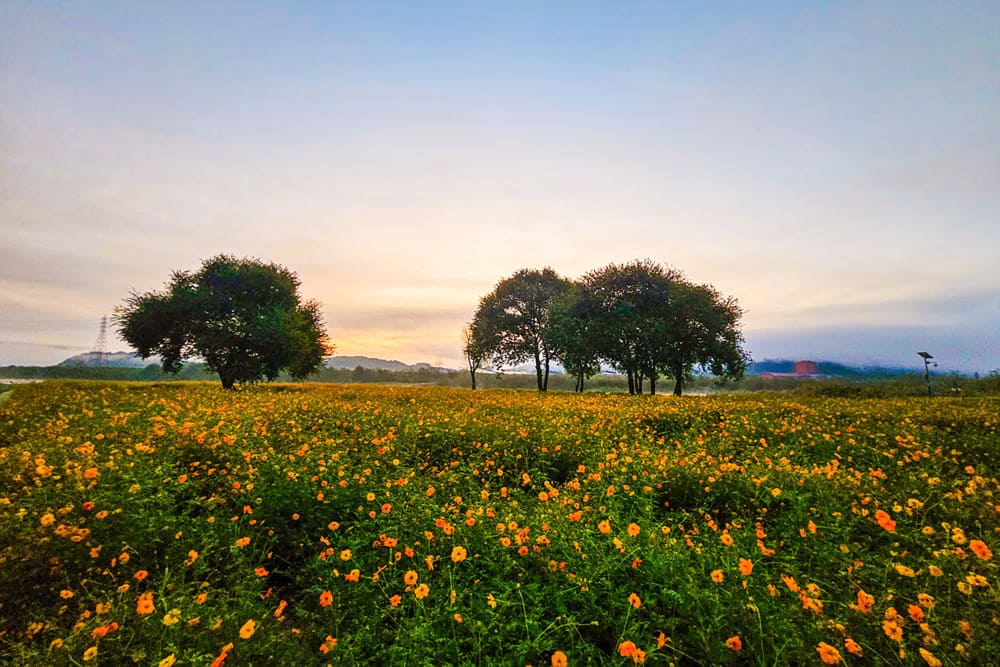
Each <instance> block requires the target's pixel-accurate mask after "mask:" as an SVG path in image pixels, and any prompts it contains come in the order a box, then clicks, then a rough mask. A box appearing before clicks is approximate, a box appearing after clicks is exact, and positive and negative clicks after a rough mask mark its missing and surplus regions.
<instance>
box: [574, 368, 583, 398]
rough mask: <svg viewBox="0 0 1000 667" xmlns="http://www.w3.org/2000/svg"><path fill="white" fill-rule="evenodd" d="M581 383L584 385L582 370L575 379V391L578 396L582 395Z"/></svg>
mask: <svg viewBox="0 0 1000 667" xmlns="http://www.w3.org/2000/svg"><path fill="white" fill-rule="evenodd" d="M583 383H584V377H583V370H582V369H581V370H580V374H579V375H578V376H577V378H576V391H577V393H579V394H582V393H583Z"/></svg>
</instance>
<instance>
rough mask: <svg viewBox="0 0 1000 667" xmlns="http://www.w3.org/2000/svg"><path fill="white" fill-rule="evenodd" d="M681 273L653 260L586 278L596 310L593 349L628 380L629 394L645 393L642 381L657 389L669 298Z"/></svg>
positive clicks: (600, 271) (610, 267)
mask: <svg viewBox="0 0 1000 667" xmlns="http://www.w3.org/2000/svg"><path fill="white" fill-rule="evenodd" d="M680 279H681V275H680V273H678V272H677V271H674V270H669V269H665V268H663V267H662V266H660V265H659V264H657V263H655V262H652V261H650V260H643V261H634V262H630V263H628V264H609V265H607V266H605V267H604V268H601V269H598V270H596V271H592V272H590V273H588V274H587V275H585V276H584V277H583V285H584V287H585V288H586V290H587V292H588V293H589V295H590V299H591V300H592V302H593V304H594V305H593V307H594V312H595V314H594V319H595V323H594V325H593V326H592V335H593V343H592V344H593V345H594V346H595V347H596V348H597V351H598V354H599V355H600V356H601V357H602V358H604V359H605V360H606V361H608V363H610V364H611V365H612V366H613V367H614V368H615V369H616V370H618V371H619V372H621V373H624V374H625V376H626V377H627V379H628V389H629V393H630V394H638V393H642V383H643V379H644V378H648V379H649V382H650V391H651V392H655V391H656V378H657V375H658V371H659V369H660V368H661V367H662V366H663V364H664V362H665V360H666V352H667V345H668V330H669V327H670V324H671V322H670V320H671V314H670V295H671V292H672V290H673V289H674V286H675V284H676V283H677V282H678V281H679V280H680Z"/></svg>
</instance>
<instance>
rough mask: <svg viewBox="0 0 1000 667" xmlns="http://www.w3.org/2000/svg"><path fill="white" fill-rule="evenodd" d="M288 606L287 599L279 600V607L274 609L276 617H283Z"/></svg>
mask: <svg viewBox="0 0 1000 667" xmlns="http://www.w3.org/2000/svg"><path fill="white" fill-rule="evenodd" d="M287 606H288V602H287V601H285V600H282V601H281V602H279V603H278V608H277V609H275V610H274V617H275V618H281V615H282V614H284V613H285V607H287Z"/></svg>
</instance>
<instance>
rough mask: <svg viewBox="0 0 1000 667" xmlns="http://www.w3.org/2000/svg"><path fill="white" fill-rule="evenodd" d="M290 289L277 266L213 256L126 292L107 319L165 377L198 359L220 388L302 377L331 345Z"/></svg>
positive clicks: (316, 316)
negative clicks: (159, 365) (158, 362)
mask: <svg viewBox="0 0 1000 667" xmlns="http://www.w3.org/2000/svg"><path fill="white" fill-rule="evenodd" d="M298 288H299V279H298V276H296V275H295V273H293V272H292V271H289V270H288V269H286V268H285V267H283V266H279V265H277V264H265V263H263V262H261V261H260V260H257V259H238V258H235V257H230V256H228V255H218V256H216V257H213V258H211V259H208V260H205V261H204V262H203V263H202V267H201V270H200V271H198V272H196V273H191V272H187V271H175V272H174V273H173V275H172V276H171V280H170V282H169V283H168V284H167V289H166V291H163V292H147V293H145V294H138V293H136V292H133V293H132V294H131V296H129V298H128V299H127V300H126V302H125V305H124V306H121V307H119V308H117V309H116V311H115V316H114V320H115V324H116V326H117V329H118V332H119V334H120V335H121V337H122V339H123V340H125V341H126V342H128V343H129V344H130V345H132V346H133V347H134V348H135V350H136V351H137V352H138V353H139V355H140V356H141V357H143V358H146V357H149V356H151V355H153V354H158V355H160V357H161V359H162V360H163V370H164V371H165V372H168V373H177V372H178V371H179V370H180V369H181V367H182V366H183V363H184V361H185V360H186V359H189V358H191V357H200V358H201V359H203V360H204V362H205V364H206V366H208V368H209V369H210V370H212V371H214V372H216V373H218V374H219V379H220V380H221V381H222V386H223V387H224V388H226V389H232V388H233V387H234V386H235V384H236V383H246V382H257V381H261V380H273V379H274V378H276V377H277V376H278V373H279V372H280V371H282V370H287V371H288V372H289V373H290V374H291V375H292V377H294V378H304V377H305V376H307V375H309V374H310V373H312V372H313V371H315V370H317V369H318V368H320V366H322V364H323V357H324V356H325V355H328V354H330V353H331V352H332V346H331V345H330V342H329V339H328V338H327V335H326V332H325V331H324V329H323V320H322V315H321V313H320V306H319V303H317V302H315V301H306V302H302V301H301V300H300V298H299V294H298Z"/></svg>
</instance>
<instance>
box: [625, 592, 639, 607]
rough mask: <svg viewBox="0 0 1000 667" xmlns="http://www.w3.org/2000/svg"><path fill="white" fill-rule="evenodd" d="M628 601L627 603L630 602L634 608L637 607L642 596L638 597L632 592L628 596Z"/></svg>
mask: <svg viewBox="0 0 1000 667" xmlns="http://www.w3.org/2000/svg"><path fill="white" fill-rule="evenodd" d="M628 601H629V604H631V605H632V607H633V608H634V609H638V608H639V607H640V606H642V598H640V597H639V596H638V595H636V594H635V593H632V594H630V595H629V596H628Z"/></svg>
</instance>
